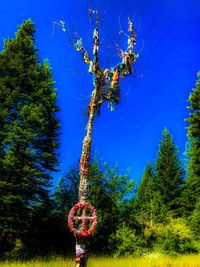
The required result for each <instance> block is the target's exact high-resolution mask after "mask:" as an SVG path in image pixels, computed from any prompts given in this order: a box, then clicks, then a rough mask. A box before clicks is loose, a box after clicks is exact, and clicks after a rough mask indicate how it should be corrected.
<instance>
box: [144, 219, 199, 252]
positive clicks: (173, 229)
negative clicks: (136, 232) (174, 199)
mask: <svg viewBox="0 0 200 267" xmlns="http://www.w3.org/2000/svg"><path fill="white" fill-rule="evenodd" d="M144 237H145V240H146V244H147V245H148V247H151V248H152V250H154V251H157V252H160V253H162V254H169V255H176V254H179V253H188V252H197V250H196V248H195V245H194V240H193V237H192V232H191V230H190V229H189V227H188V226H187V224H186V222H185V221H184V220H183V219H181V218H177V219H173V218H170V220H169V222H168V224H166V225H164V224H154V225H153V226H150V225H146V227H145V229H144Z"/></svg>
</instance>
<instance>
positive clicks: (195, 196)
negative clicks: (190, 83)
mask: <svg viewBox="0 0 200 267" xmlns="http://www.w3.org/2000/svg"><path fill="white" fill-rule="evenodd" d="M198 78H199V79H198V80H197V83H196V88H194V89H193V92H192V93H190V96H189V100H188V101H189V103H190V106H189V107H188V109H189V110H190V111H191V113H190V114H189V118H188V119H186V122H187V123H188V124H189V126H188V127H187V130H188V135H187V136H188V143H187V147H188V149H187V151H186V154H187V156H188V165H187V179H186V186H185V190H184V194H183V202H184V213H185V216H187V217H188V216H190V215H191V214H192V213H193V211H194V209H195V205H196V203H197V202H200V72H199V73H198Z"/></svg>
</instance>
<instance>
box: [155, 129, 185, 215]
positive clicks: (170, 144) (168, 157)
mask: <svg viewBox="0 0 200 267" xmlns="http://www.w3.org/2000/svg"><path fill="white" fill-rule="evenodd" d="M183 184H184V170H183V168H182V166H181V159H180V158H179V157H178V150H177V147H176V145H175V144H174V141H173V140H172V136H171V135H170V134H169V132H168V130H167V129H165V130H164V131H163V137H162V139H161V141H160V145H159V151H158V154H157V159H156V161H155V179H154V186H155V191H158V192H159V195H160V197H161V201H162V202H163V204H164V206H165V207H166V210H167V211H168V215H170V216H173V217H177V216H180V213H181V205H182V204H181V192H182V190H183Z"/></svg>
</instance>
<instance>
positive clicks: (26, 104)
mask: <svg viewBox="0 0 200 267" xmlns="http://www.w3.org/2000/svg"><path fill="white" fill-rule="evenodd" d="M34 33H35V29H34V23H33V22H32V21H31V20H27V21H25V22H24V23H23V24H22V25H21V26H19V27H18V32H17V33H16V34H15V38H13V39H10V38H9V39H8V40H5V41H4V50H3V51H2V52H1V53H0V171H1V176H0V243H1V245H2V246H3V245H4V250H6V249H9V246H10V245H12V242H13V240H14V239H16V238H17V237H20V235H21V234H22V233H23V232H24V230H25V229H26V226H27V225H26V224H27V223H28V218H29V216H30V214H31V210H32V207H33V206H34V204H35V203H37V202H38V201H42V200H44V199H45V198H47V197H48V193H49V191H48V187H49V186H50V180H51V173H52V171H56V166H57V164H58V154H57V152H56V150H57V149H58V147H59V139H58V138H59V129H60V126H59V119H57V118H56V114H57V112H58V110H59V109H58V106H57V104H56V93H55V91H56V89H55V88H54V81H53V75H52V73H51V69H50V67H49V64H48V62H47V61H44V62H41V61H40V60H39V58H38V56H37V52H38V50H37V49H36V48H35V45H34V43H35V39H34V37H33V35H34ZM1 245H0V246H1Z"/></svg>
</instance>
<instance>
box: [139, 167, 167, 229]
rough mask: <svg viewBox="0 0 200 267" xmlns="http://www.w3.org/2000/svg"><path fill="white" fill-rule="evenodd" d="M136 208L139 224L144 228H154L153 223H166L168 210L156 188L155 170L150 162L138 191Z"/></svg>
mask: <svg viewBox="0 0 200 267" xmlns="http://www.w3.org/2000/svg"><path fill="white" fill-rule="evenodd" d="M136 207H137V210H138V219H139V223H140V224H141V225H142V226H144V225H145V224H148V225H150V226H153V223H158V222H163V221H164V217H165V213H166V208H165V205H164V204H163V200H162V197H161V195H160V192H159V191H158V189H157V187H156V184H155V175H154V170H153V167H152V166H151V164H150V162H148V164H147V167H146V169H145V170H144V173H143V176H142V181H141V183H140V185H139V187H138V190H137V201H136Z"/></svg>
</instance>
